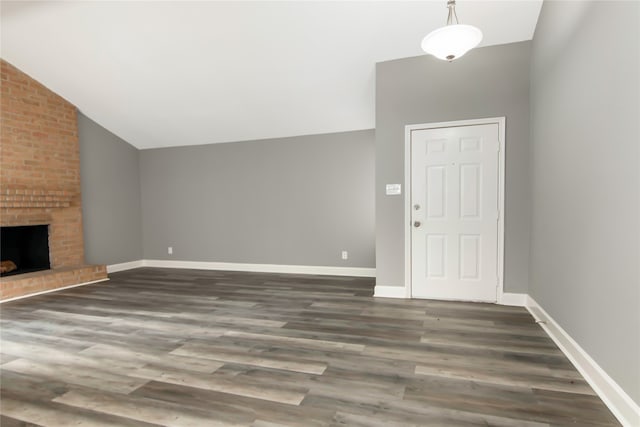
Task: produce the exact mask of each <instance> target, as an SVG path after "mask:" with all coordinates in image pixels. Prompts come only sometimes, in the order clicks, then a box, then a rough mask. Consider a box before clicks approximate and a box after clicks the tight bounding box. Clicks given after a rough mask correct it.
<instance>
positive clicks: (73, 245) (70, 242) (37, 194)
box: [0, 60, 107, 299]
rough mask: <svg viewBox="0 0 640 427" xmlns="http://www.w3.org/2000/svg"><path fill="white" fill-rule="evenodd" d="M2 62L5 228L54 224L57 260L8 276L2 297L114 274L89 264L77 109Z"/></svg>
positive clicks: (0, 182) (0, 196)
mask: <svg viewBox="0 0 640 427" xmlns="http://www.w3.org/2000/svg"><path fill="white" fill-rule="evenodd" d="M0 61H1V80H0V96H1V104H0V105H1V111H0V128H1V131H0V226H2V227H12V226H25V225H46V226H48V231H49V259H50V264H51V269H50V270H44V271H37V272H31V273H25V274H16V275H12V276H6V277H2V278H0V299H8V298H14V297H18V296H23V295H27V294H31V293H37V292H42V291H46V290H51V289H56V288H60V287H66V286H71V285H76V284H80V283H86V282H91V281H96V280H101V279H106V277H107V273H106V268H105V266H104V265H86V264H85V263H84V244H83V236H82V210H81V200H82V199H81V194H80V155H79V144H78V126H77V118H76V107H75V106H74V105H72V104H70V103H69V102H67V101H66V100H65V99H63V98H61V97H60V96H58V95H57V94H55V93H53V92H52V91H50V90H49V89H47V88H46V87H44V86H43V85H41V84H40V83H38V82H37V81H35V80H34V79H32V78H31V77H29V76H28V75H26V74H24V73H23V72H21V71H20V70H18V69H17V68H15V67H14V66H12V65H11V64H9V63H7V62H6V61H4V60H0ZM0 258H2V261H5V259H4V255H3V254H1V253H0Z"/></svg>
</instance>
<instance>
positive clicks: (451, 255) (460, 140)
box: [410, 123, 500, 302]
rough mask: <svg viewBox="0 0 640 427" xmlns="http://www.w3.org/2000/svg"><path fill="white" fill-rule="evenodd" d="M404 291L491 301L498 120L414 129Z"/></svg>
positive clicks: (495, 255)
mask: <svg viewBox="0 0 640 427" xmlns="http://www.w3.org/2000/svg"><path fill="white" fill-rule="evenodd" d="M410 144H411V230H412V231H411V294H412V296H413V297H417V298H434V299H453V300H471V301H491V302H495V301H496V297H497V289H498V218H499V188H498V185H499V169H498V167H499V160H498V157H499V150H500V141H499V127H498V123H491V124H482V125H473V126H456V127H443V128H434V129H414V130H412V131H411V136H410Z"/></svg>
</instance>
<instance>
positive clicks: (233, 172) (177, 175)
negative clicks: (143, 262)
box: [140, 130, 375, 267]
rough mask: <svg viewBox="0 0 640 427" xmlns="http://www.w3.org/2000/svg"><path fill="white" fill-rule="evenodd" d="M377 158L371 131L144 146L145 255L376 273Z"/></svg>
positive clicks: (157, 257)
mask: <svg viewBox="0 0 640 427" xmlns="http://www.w3.org/2000/svg"><path fill="white" fill-rule="evenodd" d="M374 157H375V156H374V131H373V130H366V131H357V132H344V133H335V134H326V135H313V136H303V137H294V138H282V139H272V140H262V141H253V142H236V143H233V144H212V145H203V146H191V147H177V148H161V149H152V150H143V151H141V152H140V166H141V169H140V172H141V184H142V212H143V215H144V223H143V226H144V231H143V242H144V243H143V247H144V257H145V258H146V259H173V260H189V261H218V262H240V263H266V264H289V265H326V266H345V267H374V266H375V255H374V252H375V247H374V236H375V231H374V230H375V221H374V188H373V183H374V167H375V161H374ZM168 246H172V247H173V251H174V253H173V255H168V254H167V247H168ZM343 249H344V250H347V251H348V252H349V259H348V260H346V261H344V260H342V259H341V257H340V252H341V250H343Z"/></svg>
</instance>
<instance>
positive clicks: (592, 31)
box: [530, 1, 640, 403]
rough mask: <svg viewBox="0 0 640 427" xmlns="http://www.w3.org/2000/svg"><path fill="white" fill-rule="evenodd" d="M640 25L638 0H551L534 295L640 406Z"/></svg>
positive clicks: (540, 106) (543, 48) (536, 145)
mask: <svg viewBox="0 0 640 427" xmlns="http://www.w3.org/2000/svg"><path fill="white" fill-rule="evenodd" d="M638 28H640V3H638V2H622V3H620V2H602V3H600V2H548V1H547V2H544V5H543V7H542V12H541V15H540V20H539V21H538V26H537V29H536V33H535V38H534V44H533V60H532V88H531V93H532V104H531V105H532V121H531V124H532V125H531V128H532V144H531V148H532V151H531V158H532V163H531V172H532V187H533V191H532V197H533V203H532V207H533V211H532V229H531V230H532V233H531V234H532V242H531V264H530V265H531V268H530V270H531V278H530V293H531V295H532V296H533V297H534V299H535V300H536V301H537V302H538V303H539V304H540V305H541V306H542V307H543V308H544V309H545V310H546V311H547V312H548V313H549V314H550V315H551V316H552V317H553V318H554V319H556V321H558V323H559V324H560V325H561V326H562V327H563V328H564V329H565V330H566V331H567V332H568V333H569V334H570V335H571V336H572V337H573V338H574V339H575V340H576V341H577V342H578V343H579V344H580V345H581V346H582V347H583V348H584V349H585V350H586V351H587V352H588V353H589V354H590V355H591V356H592V357H593V358H594V359H595V361H596V362H597V363H598V364H599V365H600V366H601V367H602V368H604V370H605V371H606V372H607V373H608V374H609V375H610V376H611V377H612V378H613V379H614V380H615V381H616V382H618V384H620V385H621V386H622V387H623V388H624V389H625V391H626V392H627V393H628V394H629V395H630V396H631V397H632V398H633V399H634V400H635V401H636V402H637V403H640V271H639V268H640V267H639V265H640V247H639V245H640V206H639V204H640V201H639V198H640V174H639V171H640V159H639V155H640V152H639V146H640V128H639V126H640V125H639V118H640V77H639V76H640V67H639V65H638V64H639V62H640V59H639V55H640V45H639V44H640V33H639V31H638Z"/></svg>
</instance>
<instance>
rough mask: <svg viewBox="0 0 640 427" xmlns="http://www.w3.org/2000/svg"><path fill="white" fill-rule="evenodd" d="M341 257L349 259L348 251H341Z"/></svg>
mask: <svg viewBox="0 0 640 427" xmlns="http://www.w3.org/2000/svg"><path fill="white" fill-rule="evenodd" d="M342 259H349V252H347V251H342Z"/></svg>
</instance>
